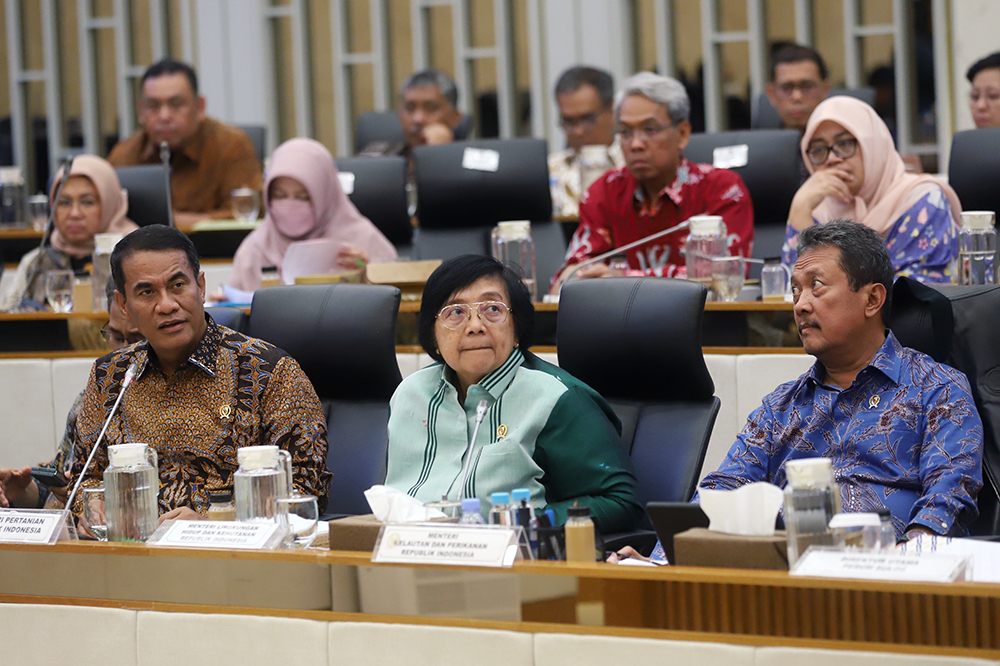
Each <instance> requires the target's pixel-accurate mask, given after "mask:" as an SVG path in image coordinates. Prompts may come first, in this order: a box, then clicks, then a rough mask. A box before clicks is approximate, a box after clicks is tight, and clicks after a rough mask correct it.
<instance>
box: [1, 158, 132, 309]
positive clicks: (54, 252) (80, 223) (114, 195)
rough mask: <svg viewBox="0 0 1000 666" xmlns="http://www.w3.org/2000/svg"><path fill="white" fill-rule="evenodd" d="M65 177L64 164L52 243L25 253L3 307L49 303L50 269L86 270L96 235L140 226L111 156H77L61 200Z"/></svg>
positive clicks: (51, 203)
mask: <svg viewBox="0 0 1000 666" xmlns="http://www.w3.org/2000/svg"><path fill="white" fill-rule="evenodd" d="M62 177H63V172H62V169H60V170H59V172H58V173H56V177H55V178H54V179H53V180H52V189H51V190H50V191H49V206H52V207H54V208H55V211H56V215H55V229H54V230H53V231H52V235H51V237H50V241H51V245H47V246H46V247H44V248H41V249H36V250H32V251H31V252H29V253H28V254H26V255H24V257H23V258H22V259H21V263H20V265H19V266H18V267H17V274H16V275H15V276H14V280H13V282H12V284H11V287H10V289H8V290H7V291H6V292H4V294H3V295H2V296H0V311H2V310H10V309H12V308H17V307H20V306H21V305H22V304H24V305H25V306H30V305H32V303H31V302H34V303H36V304H41V303H44V302H45V273H46V271H53V270H74V271H78V270H83V269H84V267H85V266H86V264H88V263H90V255H91V254H93V252H94V236H95V235H97V234H101V233H115V234H121V235H123V236H124V235H126V234H129V233H131V232H132V231H135V230H136V229H138V228H139V227H138V226H137V225H136V224H135V223H134V222H132V220H130V219H128V218H127V217H126V216H125V215H126V213H127V212H128V195H127V193H126V192H125V190H123V189H122V185H121V183H120V182H119V181H118V174H117V173H116V172H115V169H114V167H112V166H111V164H109V163H108V162H107V161H106V160H103V159H101V158H100V157H95V156H93V155H80V156H79V157H76V158H75V159H74V160H73V166H72V168H71V169H70V172H69V178H67V179H66V184H65V185H64V186H63V188H62V193H61V194H60V197H59V201H56V200H55V197H56V191H57V190H58V189H59V182H60V181H61V180H62ZM35 307H37V306H35Z"/></svg>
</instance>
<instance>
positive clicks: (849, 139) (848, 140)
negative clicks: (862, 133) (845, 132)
mask: <svg viewBox="0 0 1000 666" xmlns="http://www.w3.org/2000/svg"><path fill="white" fill-rule="evenodd" d="M840 144H850V145H853V146H854V147H853V148H851V149H850V150H849V151H845V152H844V153H841V152H840V150H839V149H838V148H837V146H838V145H840ZM814 148H822V149H823V159H821V160H819V161H818V162H817V161H816V160H815V159H813V156H812V151H813V149H814ZM857 152H858V140H857V138H855V137H853V136H845V137H843V138H840V139H837V140H836V141H834V142H833V145H827V144H825V143H817V144H814V145H811V146H809V147H808V148H806V158H807V159H808V160H809V162H810V163H811V164H812V165H813V166H820V165H822V164H826V161H827V160H828V159H830V153H833V154H834V155H836V156H837V157H839V158H840V159H842V160H846V159H850V158H852V157H854V156H855V155H856V154H857Z"/></svg>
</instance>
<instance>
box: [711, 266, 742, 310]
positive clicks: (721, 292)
mask: <svg viewBox="0 0 1000 666" xmlns="http://www.w3.org/2000/svg"><path fill="white" fill-rule="evenodd" d="M744 280H746V262H744V261H743V257H712V291H713V292H715V298H716V300H719V301H723V302H725V303H732V302H733V301H735V300H736V297H737V296H739V295H740V290H742V289H743V282H744Z"/></svg>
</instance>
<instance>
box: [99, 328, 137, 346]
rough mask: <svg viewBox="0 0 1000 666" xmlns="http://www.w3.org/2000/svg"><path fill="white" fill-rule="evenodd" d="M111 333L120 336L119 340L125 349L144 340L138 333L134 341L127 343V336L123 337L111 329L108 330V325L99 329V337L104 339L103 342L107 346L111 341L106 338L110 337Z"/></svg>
mask: <svg viewBox="0 0 1000 666" xmlns="http://www.w3.org/2000/svg"><path fill="white" fill-rule="evenodd" d="M112 332H114V333H115V334H116V335H120V336H121V339H122V341H123V342H124V343H125V346H126V347H128V346H129V345H134V344H136V343H137V342H142V341H143V340H145V339H146V338H145V336H143V335H142V334H141V333H139V334H138V335H137V336H136V338H135V340H132V341H131V342H130V341H129V337H128V336H127V335H123V334H122V333H120V332H119V331H113V329H110V328H108V325H107V324H105V325H104V326H102V327H101V331H100V333H101V337H102V338H104V341H105V342H106V343H108V345H109V346H110V345H111V340H109V339H108V338H109V337H111V334H112Z"/></svg>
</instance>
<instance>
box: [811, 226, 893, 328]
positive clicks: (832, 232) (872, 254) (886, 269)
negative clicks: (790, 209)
mask: <svg viewBox="0 0 1000 666" xmlns="http://www.w3.org/2000/svg"><path fill="white" fill-rule="evenodd" d="M820 247H835V248H838V249H839V250H840V261H839V263H840V268H841V269H842V270H843V271H844V272H845V273H847V283H848V285H850V287H851V291H857V290H858V289H860V288H861V287H864V286H867V285H869V284H875V283H876V282H877V283H879V284H881V285H882V286H884V287H885V304H884V305H882V323H883V324H885V325H886V326H888V325H889V315H890V314H892V282H893V278H894V277H895V271H894V270H893V268H892V260H891V259H890V258H889V251H888V250H886V249H885V241H883V240H882V237H881V236H879V235H878V234H877V233H876V232H875V230H873V229H872V228H871V227H866V226H865V225H863V224H858V223H857V222H854V221H852V220H843V219H838V220H832V221H830V222H827V223H826V224H816V225H813V226H811V227H809V228H808V229H806V230H805V231H803V232H802V233H800V234H799V248H798V250H799V255H800V256H801V255H802V254H803V253H805V252H808V251H809V250H815V249H816V248H820Z"/></svg>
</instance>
